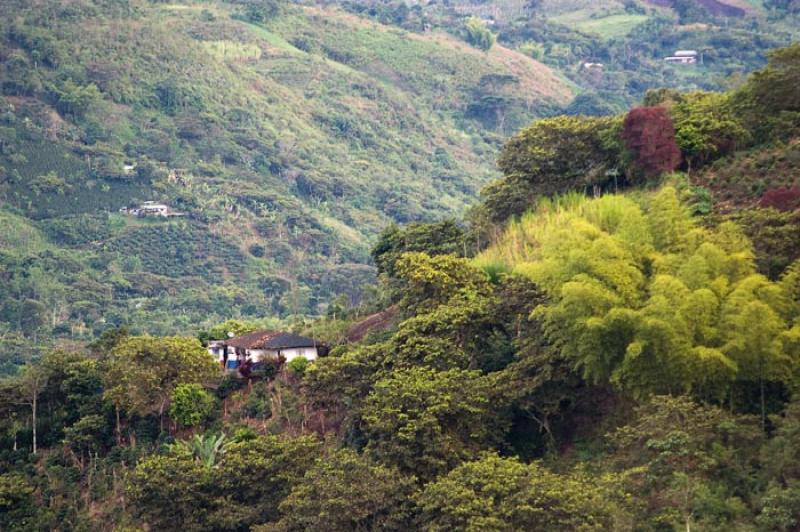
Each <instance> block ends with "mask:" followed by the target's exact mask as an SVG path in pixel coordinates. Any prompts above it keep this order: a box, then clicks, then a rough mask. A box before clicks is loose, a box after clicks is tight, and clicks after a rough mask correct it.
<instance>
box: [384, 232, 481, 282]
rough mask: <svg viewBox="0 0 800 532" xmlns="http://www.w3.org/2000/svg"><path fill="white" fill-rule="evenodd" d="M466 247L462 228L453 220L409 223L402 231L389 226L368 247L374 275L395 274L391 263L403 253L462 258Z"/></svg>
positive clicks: (390, 275) (393, 264)
mask: <svg viewBox="0 0 800 532" xmlns="http://www.w3.org/2000/svg"><path fill="white" fill-rule="evenodd" d="M465 246H466V242H465V235H464V231H463V229H461V227H459V226H458V224H457V223H456V222H454V221H453V220H446V221H444V222H438V223H430V224H421V223H412V224H409V225H407V226H404V227H403V228H402V229H401V228H400V227H398V226H396V225H390V226H389V227H387V228H386V229H384V230H383V232H382V233H381V234H380V236H379V237H378V242H377V243H376V244H375V246H374V247H373V248H372V259H373V260H374V261H375V265H376V266H377V268H378V273H385V274H387V275H388V276H389V277H395V276H396V275H397V272H396V269H395V264H396V262H397V260H398V259H399V258H400V256H401V255H402V254H403V253H408V252H412V251H415V252H422V253H427V254H428V255H430V256H435V255H457V256H460V255H463V254H464V248H465Z"/></svg>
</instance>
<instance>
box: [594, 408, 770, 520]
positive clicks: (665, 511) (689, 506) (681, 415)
mask: <svg viewBox="0 0 800 532" xmlns="http://www.w3.org/2000/svg"><path fill="white" fill-rule="evenodd" d="M762 438H763V434H762V433H761V432H760V431H759V429H758V428H757V424H756V422H755V420H754V419H753V418H748V417H733V416H731V415H730V414H727V413H725V412H724V411H722V410H720V409H719V408H715V407H710V406H705V405H697V404H695V403H694V402H692V401H691V400H690V399H688V398H686V397H669V396H657V397H653V398H652V399H651V400H650V401H649V402H648V403H646V404H643V405H641V406H640V407H638V408H637V410H636V414H635V416H634V420H633V421H632V422H631V423H630V424H629V425H626V426H624V427H621V428H619V429H618V430H616V431H614V432H613V433H612V434H610V435H609V440H610V442H611V444H612V445H614V447H615V452H614V455H613V460H615V461H616V463H617V467H623V468H628V475H626V482H627V483H628V489H630V490H631V492H633V493H637V494H639V496H642V497H643V500H644V501H647V506H646V507H645V508H644V509H643V511H644V512H645V515H646V516H647V519H648V520H649V521H650V522H652V523H669V524H672V525H673V526H675V527H685V528H691V527H692V524H693V521H694V520H695V519H696V518H697V517H696V515H697V514H701V513H703V512H702V508H703V506H704V505H708V504H709V502H710V501H709V500H708V499H709V498H711V497H720V496H722V497H724V496H725V495H722V494H720V493H714V492H715V490H718V491H722V492H723V494H724V492H725V490H726V488H728V487H732V486H738V485H742V484H743V483H746V482H748V480H749V479H748V478H747V474H748V473H747V470H748V467H749V466H750V463H751V460H753V453H754V452H755V450H756V449H758V446H759V445H760V444H761V442H762ZM718 482H722V485H721V486H720V485H717V483H718ZM735 496H736V495H735V492H734V493H728V494H727V497H729V501H728V502H727V503H725V504H731V502H730V499H732V498H734V497H735ZM709 517H710V518H711V519H713V518H714V517H717V516H713V514H712V515H709ZM730 517H731V516H730V515H729V516H725V515H724V513H723V515H720V516H719V519H720V521H722V522H723V523H724V521H725V520H727V519H730ZM723 523H719V525H722V526H724V524H723ZM708 524H709V525H710V524H711V523H708Z"/></svg>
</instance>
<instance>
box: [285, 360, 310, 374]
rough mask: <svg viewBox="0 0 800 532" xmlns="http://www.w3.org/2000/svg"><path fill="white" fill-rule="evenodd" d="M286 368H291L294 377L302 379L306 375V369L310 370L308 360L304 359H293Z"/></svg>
mask: <svg viewBox="0 0 800 532" xmlns="http://www.w3.org/2000/svg"><path fill="white" fill-rule="evenodd" d="M286 367H287V368H289V372H290V373H291V374H292V375H294V376H296V377H302V376H303V375H305V373H306V368H308V360H307V359H305V358H303V357H297V358H293V359H292V360H290V361H289V363H288V364H287V365H286Z"/></svg>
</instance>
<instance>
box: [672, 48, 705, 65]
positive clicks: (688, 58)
mask: <svg viewBox="0 0 800 532" xmlns="http://www.w3.org/2000/svg"><path fill="white" fill-rule="evenodd" d="M698 56H699V54H698V53H697V51H696V50H678V51H676V52H675V53H674V54H672V55H671V56H669V57H665V58H664V62H665V63H672V64H678V65H694V64H696V63H697V59H698Z"/></svg>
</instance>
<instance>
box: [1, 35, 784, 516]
mask: <svg viewBox="0 0 800 532" xmlns="http://www.w3.org/2000/svg"><path fill="white" fill-rule="evenodd" d="M798 76H800V46H799V45H794V46H792V47H789V48H786V49H783V50H780V51H777V52H775V53H773V54H772V56H771V62H770V64H769V66H768V67H766V68H765V69H763V70H761V71H759V72H758V73H756V74H755V75H753V76H752V77H751V78H750V79H749V80H748V81H747V82H746V83H745V84H744V85H742V87H741V88H739V89H737V90H735V91H732V92H729V93H724V94H712V93H697V92H694V93H677V92H674V91H669V90H666V91H658V92H652V93H649V94H648V96H647V98H646V100H645V103H646V104H647V105H646V106H644V107H640V108H635V109H633V110H631V111H630V112H628V113H626V114H625V115H624V116H617V117H610V118H591V117H582V118H570V117H558V118H551V119H546V120H542V121H538V122H535V123H533V124H532V125H531V126H529V127H528V128H526V129H524V130H522V131H521V132H520V133H519V134H518V135H517V136H515V137H514V138H513V139H511V140H510V141H509V142H508V143H507V144H506V145H505V147H504V148H503V151H502V154H501V156H500V167H501V170H502V171H503V172H504V173H505V176H504V178H502V179H501V180H499V181H498V182H496V183H495V184H493V185H492V186H490V187H488V188H487V189H486V191H485V193H484V194H485V199H486V200H485V201H484V202H482V203H481V204H480V205H478V206H477V207H475V208H474V209H473V211H472V213H471V217H470V221H471V223H470V224H469V225H467V226H462V225H460V224H457V223H455V222H453V221H442V222H438V223H432V224H425V223H414V224H411V225H409V226H407V227H398V226H390V227H388V228H387V229H386V230H385V231H384V232H383V233H382V234H381V236H380V238H379V239H378V243H377V244H376V245H375V246H374V248H373V250H372V258H373V260H374V262H375V264H376V266H377V269H378V271H379V272H380V284H379V285H378V286H375V287H373V288H372V293H371V296H370V299H371V300H372V302H373V304H374V305H375V307H376V308H382V307H388V309H392V311H391V312H392V314H391V315H392V316H393V318H391V319H387V320H381V321H380V323H381V326H380V327H376V328H374V329H373V330H371V331H369V332H368V333H367V334H365V335H361V338H363V339H361V340H360V341H358V342H355V343H347V342H346V339H347V338H348V332H347V331H348V330H350V329H352V326H353V325H355V326H356V327H359V326H360V325H361V323H362V322H361V318H360V317H359V309H358V306H357V305H354V303H353V301H348V300H346V298H338V299H336V300H335V301H333V302H332V303H331V304H330V306H329V310H328V313H329V314H328V316H327V317H325V318H321V319H319V320H318V321H316V322H315V323H313V324H311V325H310V326H309V328H308V330H307V332H308V333H309V334H314V335H315V336H317V337H318V338H321V339H326V340H328V341H330V342H332V343H336V344H338V345H337V346H336V347H335V349H333V351H332V352H331V354H330V355H329V356H327V357H324V358H321V359H319V360H317V361H315V362H313V363H310V364H309V363H295V362H293V363H292V364H289V365H288V367H285V368H281V367H271V368H270V369H269V370H268V371H265V372H264V373H263V374H262V375H260V376H259V377H258V378H253V379H250V380H244V379H241V378H237V377H236V376H232V375H220V373H219V370H218V368H217V367H216V366H215V364H214V363H213V362H212V360H211V359H210V357H209V356H208V355H207V353H206V351H205V349H204V348H203V347H202V345H201V343H200V342H199V341H198V339H196V338H191V337H174V336H139V335H136V334H132V333H131V332H130V331H129V330H127V329H125V328H112V329H108V330H107V331H106V332H104V333H103V334H102V336H101V337H100V338H99V339H98V340H96V341H95V342H93V343H92V344H90V345H89V346H87V347H85V348H83V349H76V350H71V351H70V350H63V349H62V350H56V351H50V352H48V353H47V354H46V355H45V356H44V357H43V358H42V359H41V361H39V362H38V363H30V364H27V365H25V366H24V367H23V368H22V370H21V371H20V372H18V373H17V374H16V375H14V376H12V377H9V378H6V379H4V380H3V381H2V382H0V409H2V414H3V415H2V417H0V423H1V424H0V441H1V442H2V444H3V445H2V448H3V451H2V452H0V526H2V528H3V530H52V529H59V530H86V529H99V530H105V529H121V530H127V529H140V527H144V528H145V529H149V530H232V531H233V530H236V531H238V530H256V531H276V530H342V531H346V530H376V529H383V530H409V529H422V530H498V531H500V530H564V531H567V530H602V529H611V530H643V531H651V530H652V531H658V530H676V529H682V530H689V531H691V530H730V529H733V530H770V531H772V530H780V531H790V530H796V529H797V528H798V527H800V495H799V493H800V492H798V486H800V472H798V470H797V467H796V462H797V459H798V454H799V453H800V439H798V435H800V403H799V402H798V399H797V396H796V390H797V387H798V382H800V380H799V379H800V375H799V374H798V371H800V364H799V363H800V259H798V251H800V246H798V245H797V238H798V235H799V234H800V231H798V230H797V229H798V228H797V223H798V219H797V214H798V209H800V193H798V192H797V186H798V183H797V181H796V176H797V173H796V172H795V173H792V172H794V170H789V171H786V169H787V168H793V169H794V168H796V166H795V167H791V166H789V165H790V164H791V159H790V158H787V157H786V156H782V157H783V158H782V159H781V161H782V163H783V165H782V166H780V169H781V170H782V171H781V172H778V173H777V174H776V176H775V178H776V181H775V182H774V183H773V182H771V181H769V177H770V176H769V174H767V175H766V176H755V175H752V174H748V172H747V167H745V166H741V167H739V168H740V170H739V171H740V172H741V174H739V177H738V179H739V180H741V181H742V182H746V180H747V179H759V180H763V182H764V185H763V186H762V187H758V188H748V189H747V193H746V194H745V196H742V197H739V196H737V197H735V198H734V200H735V201H732V199H731V198H730V197H727V196H724V195H721V194H720V190H722V189H721V188H715V187H713V186H712V185H711V183H712V182H713V180H714V178H715V177H716V176H717V175H719V172H721V171H722V169H728V171H729V172H733V170H731V169H733V168H736V167H737V166H736V165H737V164H740V162H741V161H747V160H751V159H753V158H757V157H760V156H762V154H764V155H763V156H767V155H766V154H770V155H771V156H776V157H781V156H778V155H776V154H778V153H784V152H785V153H788V152H790V150H792V149H793V147H794V146H796V143H797V138H798V132H799V131H800V105H798V100H797V91H796V87H797V80H798ZM796 162H797V161H795V163H796ZM791 175H794V176H795V181H792V182H789V183H788V185H790V186H789V187H788V188H787V187H786V185H787V182H786V179H787V176H791ZM748 176H749V177H748ZM773 185H774V186H773ZM499 195H505V196H506V197H508V198H512V199H513V201H497V200H496V199H495V198H496V197H498V196H499ZM142 230H143V231H147V230H148V227H147V226H145V227H144V228H143V229H142ZM748 234H755V235H758V239H757V240H753V239H751V238H749V237H748ZM40 238H42V240H41V241H37V240H36V237H34V238H31V242H34V243H36V242H40V244H39V245H44V242H45V240H44V237H43V236H42V237H40ZM776 252H779V253H776ZM54 260H55V259H54ZM182 264H184V262H183V261H181V260H176V262H175V265H176V266H180V265H182ZM209 282H215V281H214V280H213V279H212V278H209ZM387 312H389V311H388V310H387ZM256 326H258V324H256V323H248V322H241V321H228V322H225V323H221V324H218V325H217V326H216V327H213V328H211V329H209V330H207V331H205V332H204V333H202V335H201V338H202V339H208V338H220V337H222V336H224V335H225V333H226V332H227V331H232V332H235V333H236V334H239V333H243V332H246V331H249V330H252V329H253V328H254V327H256Z"/></svg>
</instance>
